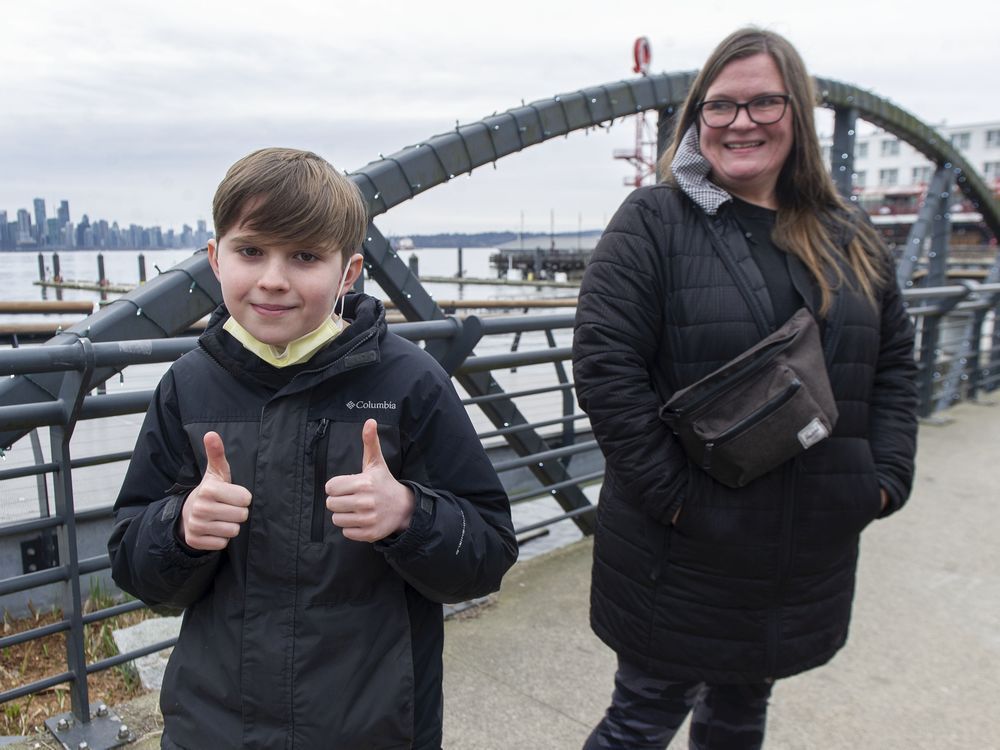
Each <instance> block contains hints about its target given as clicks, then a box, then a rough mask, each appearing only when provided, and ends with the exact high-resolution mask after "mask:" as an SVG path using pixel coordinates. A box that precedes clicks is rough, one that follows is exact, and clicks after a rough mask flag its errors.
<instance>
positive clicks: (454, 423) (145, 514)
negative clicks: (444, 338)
mask: <svg viewBox="0 0 1000 750" xmlns="http://www.w3.org/2000/svg"><path fill="white" fill-rule="evenodd" d="M227 317H228V313H227V312H226V311H225V309H224V308H220V309H219V310H218V311H217V312H216V314H215V315H214V316H213V319H212V321H211V322H210V324H209V328H208V329H207V330H206V332H205V334H204V335H203V336H202V337H201V339H200V347H199V348H198V349H196V350H194V351H192V352H190V353H189V354H187V355H185V356H184V357H182V358H181V359H179V360H178V361H177V362H176V363H175V364H174V365H173V366H172V367H171V368H170V370H169V371H168V372H167V373H166V375H165V376H164V377H163V379H162V381H161V383H160V385H159V387H158V388H157V391H156V395H155V397H154V399H153V402H152V404H151V406H150V408H149V411H148V413H147V415H146V419H145V422H144V423H143V426H142V429H141V431H140V433H139V438H138V441H137V444H136V448H135V453H134V455H133V457H132V462H131V465H130V466H129V470H128V473H127V475H126V477H125V482H124V484H123V486H122V489H121V493H120V494H119V496H118V500H117V502H116V504H115V527H114V530H113V532H112V536H111V539H110V541H109V543H108V549H109V552H110V554H111V561H112V573H113V576H114V580H115V581H116V582H117V583H118V585H119V586H121V588H122V589H124V590H125V591H128V592H130V593H132V594H134V595H135V596H137V597H139V598H140V599H142V600H143V601H145V602H147V603H148V604H151V605H166V606H172V607H183V608H184V609H185V613H184V623H183V627H182V630H181V636H180V640H179V642H178V644H177V646H176V648H175V649H174V653H173V655H172V656H171V659H170V663H169V666H168V667H167V672H166V675H165V677H164V681H163V688H162V693H161V707H162V709H163V716H164V724H165V732H164V740H163V746H164V747H167V748H172V747H181V748H207V747H211V748H214V749H216V750H221V749H222V748H309V749H310V750H311V749H312V748H335V749H341V750H353V749H355V748H410V747H413V748H437V747H439V746H440V743H441V676H442V667H441V649H442V644H443V625H442V613H441V603H442V602H457V601H462V600H466V599H470V598H473V597H477V596H482V595H485V594H487V593H489V592H491V591H495V590H496V589H497V588H499V586H500V579H501V577H502V576H503V574H504V572H505V571H506V570H507V569H508V568H509V567H510V566H511V564H512V563H513V562H514V560H515V558H516V556H517V546H516V542H515V539H514V533H513V529H512V526H511V521H510V507H509V504H508V501H507V496H506V494H505V492H504V490H503V487H502V486H501V484H500V481H499V479H498V478H497V476H496V473H495V471H494V470H493V467H492V465H491V464H490V462H489V459H488V458H487V457H486V454H485V452H484V451H483V449H482V446H481V443H480V441H479V440H478V438H477V437H476V433H475V430H474V429H473V427H472V425H471V424H470V422H469V420H468V417H467V415H466V413H465V409H464V408H463V406H462V405H461V403H460V401H459V399H458V396H457V394H456V393H455V390H454V388H453V387H452V385H451V382H450V380H449V378H448V376H447V375H446V374H445V373H444V371H443V370H442V369H441V368H440V367H439V366H438V365H437V363H436V362H434V360H433V359H432V358H431V357H430V356H429V355H427V354H426V353H424V352H423V351H422V350H421V349H419V348H418V347H417V346H415V345H413V344H411V343H409V342H407V341H405V340H403V339H401V338H399V337H398V336H395V335H393V334H390V333H388V332H387V330H386V325H385V319H384V318H385V316H384V311H383V310H382V306H381V304H380V303H379V302H377V301H376V300H374V299H372V298H370V297H366V296H364V295H351V296H349V297H348V303H347V305H346V311H345V317H346V318H347V319H349V320H352V321H353V322H352V324H351V325H350V326H349V327H348V328H347V329H346V330H345V331H344V332H343V333H342V334H341V335H340V336H339V337H338V338H337V339H336V340H335V341H334V342H333V343H332V344H331V345H330V346H329V347H328V348H327V349H325V350H323V351H322V352H320V353H319V354H317V355H316V356H315V357H314V358H313V359H312V360H311V361H310V362H308V363H306V364H305V365H300V366H297V367H295V368H294V369H293V368H288V369H286V370H275V369H274V368H271V367H270V366H269V365H266V364H264V363H263V362H262V361H261V360H259V359H258V358H257V357H255V356H254V355H252V354H250V353H249V352H247V351H246V350H244V349H243V347H242V346H241V345H239V344H238V343H237V342H236V341H235V340H234V339H232V338H231V337H230V336H229V335H228V334H227V333H225V332H224V331H223V330H222V324H223V323H224V322H225V319H226V318H227ZM368 418H374V419H376V420H377V421H378V424H379V439H380V442H381V447H382V452H383V454H384V456H385V458H386V461H387V462H388V465H389V467H390V469H391V470H392V472H393V474H394V476H396V478H397V479H399V480H400V481H404V482H406V483H408V484H409V486H410V487H412V488H413V490H414V492H415V495H416V511H415V513H414V516H413V520H412V523H411V525H410V528H409V529H408V530H407V531H406V532H404V533H403V534H401V535H399V536H398V537H395V538H389V539H385V540H382V541H381V542H377V543H375V544H368V543H361V542H352V541H350V540H347V539H345V538H344V537H343V535H342V534H341V532H340V530H339V529H338V528H336V527H335V526H333V524H332V522H331V520H330V514H329V512H328V511H327V510H326V508H325V504H324V503H325V499H326V495H325V492H324V491H323V485H324V483H325V482H326V480H327V479H329V478H330V477H331V476H334V475H338V474H355V473H358V472H360V470H361V456H362V441H361V427H362V425H363V424H364V422H365V420H366V419H368ZM209 430H215V431H217V432H218V433H219V434H220V435H221V436H222V439H223V442H224V445H225V450H226V457H227V459H228V461H229V464H230V467H231V470H232V481H233V483H235V484H240V485H243V486H245V487H247V488H248V489H249V490H250V491H251V493H252V495H253V499H252V501H251V506H250V518H249V520H248V521H247V522H246V523H245V524H243V527H242V529H241V531H240V534H239V536H238V537H236V538H235V539H233V540H232V541H231V542H230V543H229V545H228V546H227V547H226V549H225V550H223V551H222V552H208V553H199V552H196V551H193V550H189V549H188V548H186V547H185V546H184V545H183V544H181V543H180V542H179V541H178V538H177V535H176V533H175V527H176V525H177V521H178V519H179V514H180V509H181V506H182V504H183V502H184V500H185V498H186V497H187V494H188V493H189V492H190V491H191V489H192V488H193V487H195V486H196V485H197V484H198V482H199V481H200V478H201V476H202V472H203V470H204V467H205V455H204V448H203V444H202V438H203V436H204V434H205V433H206V432H207V431H209Z"/></svg>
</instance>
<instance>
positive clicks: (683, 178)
mask: <svg viewBox="0 0 1000 750" xmlns="http://www.w3.org/2000/svg"><path fill="white" fill-rule="evenodd" d="M711 170H712V165H711V164H710V163H709V161H708V159H706V158H705V155H704V154H702V153H701V147H700V146H699V145H698V128H697V126H696V125H694V124H692V125H691V127H689V128H688V129H687V132H686V133H685V134H684V138H682V139H681V142H680V145H679V146H678V147H677V152H676V153H675V154H674V160H673V161H672V162H670V171H671V173H672V174H673V176H674V180H675V181H676V182H677V186H678V187H679V188H680V189H681V190H682V191H683V192H684V194H685V195H686V196H687V197H688V198H690V199H691V200H692V201H694V202H695V204H696V205H697V206H698V207H699V208H701V210H702V211H704V212H705V213H707V214H709V215H710V216H714V215H715V214H716V213H718V211H719V207H720V206H721V205H722V204H723V203H725V202H726V201H729V200H732V196H731V195H730V194H729V193H727V192H726V191H725V190H723V189H722V188H720V187H719V186H718V185H716V184H715V183H713V182H711V181H709V179H708V173H709V172H710V171H711Z"/></svg>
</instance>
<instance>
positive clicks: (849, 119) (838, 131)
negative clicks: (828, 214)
mask: <svg viewBox="0 0 1000 750" xmlns="http://www.w3.org/2000/svg"><path fill="white" fill-rule="evenodd" d="M857 120H858V110H857V109H855V108H854V107H837V108H836V109H835V110H834V115H833V145H832V146H831V147H830V173H831V174H832V175H833V182H834V184H836V186H837V192H838V193H840V194H841V196H843V198H844V199H845V200H851V197H852V196H851V188H852V186H853V183H854V128H855V125H856V124H857Z"/></svg>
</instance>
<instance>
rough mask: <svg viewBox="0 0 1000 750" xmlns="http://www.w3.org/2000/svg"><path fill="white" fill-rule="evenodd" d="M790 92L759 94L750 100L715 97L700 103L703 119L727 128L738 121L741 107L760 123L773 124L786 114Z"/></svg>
mask: <svg viewBox="0 0 1000 750" xmlns="http://www.w3.org/2000/svg"><path fill="white" fill-rule="evenodd" d="M790 99H791V97H790V96H789V95H788V94H767V95H766V96H758V97H755V98H754V99H751V100H750V101H748V102H731V101H728V100H726V99H713V100H710V101H707V102H702V103H701V104H699V105H698V111H699V112H700V113H701V121H702V122H703V123H705V124H706V125H708V127H710V128H726V127H729V126H730V125H732V124H733V123H734V122H736V117H737V116H738V115H739V113H740V110H741V109H746V111H747V117H749V118H750V120H751V121H752V122H755V123H757V124H758V125H773V124H774V123H776V122H777V121H778V120H780V119H781V118H782V117H784V116H785V110H786V109H788V102H789V100H790Z"/></svg>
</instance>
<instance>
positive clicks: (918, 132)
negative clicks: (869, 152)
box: [814, 78, 1000, 239]
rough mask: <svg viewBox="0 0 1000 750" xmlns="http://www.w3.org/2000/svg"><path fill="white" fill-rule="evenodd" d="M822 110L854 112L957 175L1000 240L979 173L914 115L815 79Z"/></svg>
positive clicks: (997, 218) (996, 209)
mask: <svg viewBox="0 0 1000 750" xmlns="http://www.w3.org/2000/svg"><path fill="white" fill-rule="evenodd" d="M814 80H815V82H816V90H817V92H818V94H819V97H820V101H821V103H822V105H823V106H825V107H830V108H832V109H845V108H846V109H854V110H855V111H856V112H857V114H858V117H860V118H861V119H863V120H867V121H868V122H870V123H872V124H873V125H877V126H878V127H880V128H883V129H884V130H886V131H888V132H890V133H892V134H893V135H895V136H896V137H898V138H900V139H902V140H904V141H906V142H907V143H909V144H910V145H911V146H913V147H914V148H915V149H916V150H917V151H919V152H920V153H922V154H923V155H924V156H926V157H927V158H928V159H929V160H930V161H932V162H934V163H935V164H937V165H939V166H944V167H946V168H950V169H952V170H953V171H954V174H955V181H956V183H957V184H958V187H959V189H960V190H961V191H962V192H963V193H965V195H966V197H968V198H969V200H970V201H972V204H973V206H974V207H975V208H976V210H978V211H979V212H980V213H982V215H983V222H985V224H986V226H988V227H989V229H990V231H991V232H992V233H993V236H994V237H995V238H997V239H1000V202H998V201H997V199H996V197H995V196H994V195H993V191H992V190H990V188H989V187H988V186H987V185H986V183H985V182H984V181H983V179H982V178H981V177H980V176H979V173H978V172H976V170H975V169H973V168H972V166H971V165H970V164H969V163H968V162H967V161H966V160H965V157H963V156H962V155H961V154H960V153H959V152H958V150H957V149H955V148H954V147H953V146H952V145H951V143H950V142H949V141H948V139H947V138H946V137H944V136H943V135H941V134H940V133H938V132H937V131H936V130H934V128H932V127H930V126H929V125H927V124H925V123H924V122H923V121H921V120H919V119H918V118H917V117H916V116H915V115H913V114H911V113H909V112H907V111H906V110H905V109H902V108H901V107H898V106H896V105H895V104H893V103H892V102H889V101H887V100H886V99H883V98H881V97H879V96H876V95H875V94H873V93H871V92H870V91H865V90H864V89H860V88H858V87H857V86H852V85H851V84H848V83H841V82H840V81H834V80H830V79H828V78H815V79H814Z"/></svg>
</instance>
